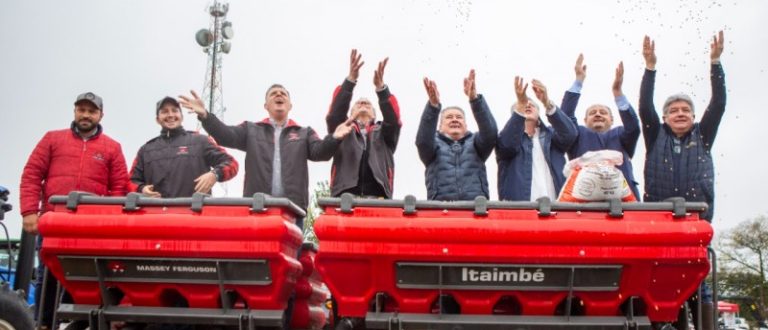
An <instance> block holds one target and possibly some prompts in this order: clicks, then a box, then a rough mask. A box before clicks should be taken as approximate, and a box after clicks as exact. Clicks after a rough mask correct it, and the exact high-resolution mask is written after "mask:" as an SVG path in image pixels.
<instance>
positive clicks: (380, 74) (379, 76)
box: [361, 57, 389, 91]
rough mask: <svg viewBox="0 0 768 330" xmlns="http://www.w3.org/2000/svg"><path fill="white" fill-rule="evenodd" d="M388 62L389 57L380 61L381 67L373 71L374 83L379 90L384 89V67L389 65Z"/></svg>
mask: <svg viewBox="0 0 768 330" xmlns="http://www.w3.org/2000/svg"><path fill="white" fill-rule="evenodd" d="M387 62H389V57H387V58H385V59H384V60H383V61H381V62H379V67H378V68H377V69H376V70H375V71H373V85H374V86H376V90H377V91H378V90H382V89H384V69H385V68H386V67H387ZM361 65H362V64H361Z"/></svg>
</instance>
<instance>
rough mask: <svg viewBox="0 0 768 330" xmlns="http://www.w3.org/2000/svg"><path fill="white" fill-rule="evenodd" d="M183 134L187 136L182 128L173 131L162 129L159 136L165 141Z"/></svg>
mask: <svg viewBox="0 0 768 330" xmlns="http://www.w3.org/2000/svg"><path fill="white" fill-rule="evenodd" d="M184 134H187V131H185V130H184V127H183V126H179V127H176V128H174V129H167V128H165V127H163V129H161V130H160V136H162V137H163V138H166V139H169V138H171V137H176V136H179V135H184Z"/></svg>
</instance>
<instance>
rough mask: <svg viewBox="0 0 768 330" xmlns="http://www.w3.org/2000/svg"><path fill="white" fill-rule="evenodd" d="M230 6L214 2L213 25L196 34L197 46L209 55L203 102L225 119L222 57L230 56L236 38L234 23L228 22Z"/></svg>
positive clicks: (210, 8)
mask: <svg viewBox="0 0 768 330" xmlns="http://www.w3.org/2000/svg"><path fill="white" fill-rule="evenodd" d="M228 11H229V4H226V3H220V2H218V1H214V2H213V4H212V5H211V6H210V7H208V13H209V14H210V15H211V24H210V27H209V28H207V29H201V30H200V31H197V33H196V34H195V40H196V41H197V44H198V45H200V46H201V47H203V52H204V53H206V54H208V67H207V69H206V70H205V84H204V85H203V100H207V101H208V112H211V113H213V114H215V115H216V116H218V117H223V115H224V111H226V108H224V93H223V88H222V81H221V71H222V64H221V63H222V61H221V60H222V57H223V55H224V54H229V52H230V50H231V49H232V43H231V42H230V41H229V40H230V39H232V37H234V30H232V22H229V21H227V20H226V19H227V12H228Z"/></svg>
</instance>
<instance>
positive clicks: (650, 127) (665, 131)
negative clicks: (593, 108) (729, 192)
mask: <svg viewBox="0 0 768 330" xmlns="http://www.w3.org/2000/svg"><path fill="white" fill-rule="evenodd" d="M724 43H725V42H724V41H723V31H720V32H719V33H718V35H717V36H715V37H714V39H713V41H712V43H711V45H710V60H711V61H712V64H711V67H710V75H709V77H710V81H711V84H712V98H711V99H710V101H709V105H708V106H707V109H706V110H704V114H703V115H702V116H701V121H699V122H698V123H695V122H694V118H695V115H694V107H693V101H692V100H691V97H690V96H688V95H685V94H675V95H672V96H670V97H668V98H667V100H666V101H665V102H664V107H663V116H662V118H663V120H664V122H663V123H662V122H661V121H660V120H659V115H658V114H657V113H656V108H655V107H654V105H653V88H654V84H655V83H656V47H655V46H656V45H655V43H654V42H653V41H652V40H651V39H650V38H649V37H648V36H646V37H645V40H644V41H643V57H644V58H645V73H644V74H643V81H642V83H641V85H640V103H639V104H638V109H639V111H640V120H641V121H642V123H643V137H644V138H645V149H646V155H645V197H644V198H643V200H645V201H649V202H653V201H660V200H664V199H667V198H670V197H683V198H685V199H686V200H687V201H697V202H707V204H708V205H709V208H708V209H707V211H706V212H705V213H702V214H701V215H700V217H701V218H703V219H705V220H707V221H712V215H713V211H714V202H715V169H714V163H713V162H712V143H714V142H715V135H717V128H718V126H720V120H721V119H722V118H723V114H724V113H725V98H726V90H725V73H723V67H722V65H721V64H720V55H722V53H723V48H724ZM696 298H697V297H695V296H694V297H692V298H691V300H689V301H695V300H696ZM701 302H702V304H701V306H702V309H701V310H702V320H703V323H702V324H699V325H697V329H705V330H708V329H713V328H714V327H713V324H712V320H713V318H714V315H713V314H714V306H713V299H712V291H711V290H710V289H709V287H708V286H707V285H705V283H704V282H702V297H701ZM693 311H694V320H696V319H698V317H697V315H695V314H696V313H697V309H696V308H693Z"/></svg>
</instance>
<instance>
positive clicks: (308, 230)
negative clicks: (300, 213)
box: [304, 181, 331, 243]
mask: <svg viewBox="0 0 768 330" xmlns="http://www.w3.org/2000/svg"><path fill="white" fill-rule="evenodd" d="M330 196H331V186H330V184H329V183H328V181H319V182H317V185H316V186H315V189H314V190H313V192H312V194H311V195H310V196H309V207H308V208H307V217H306V218H305V219H304V241H309V242H314V243H318V241H317V236H315V219H317V217H318V216H319V215H320V213H322V211H323V209H322V208H321V207H320V206H318V205H317V200H318V198H322V197H330Z"/></svg>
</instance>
